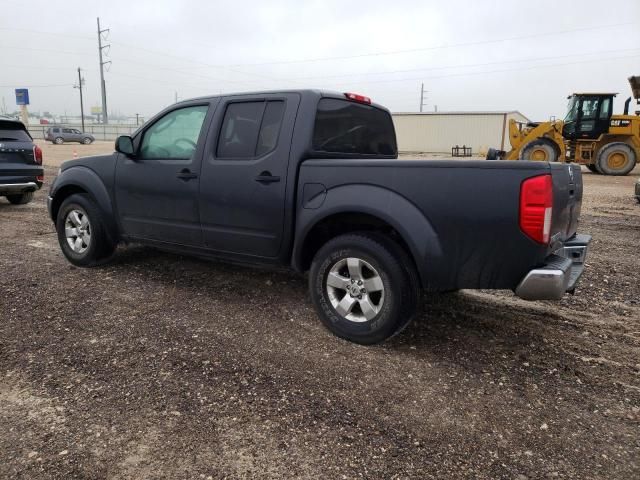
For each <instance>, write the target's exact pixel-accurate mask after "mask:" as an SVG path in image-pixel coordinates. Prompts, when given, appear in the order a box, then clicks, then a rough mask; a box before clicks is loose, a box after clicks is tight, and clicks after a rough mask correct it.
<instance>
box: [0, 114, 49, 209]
mask: <svg viewBox="0 0 640 480" xmlns="http://www.w3.org/2000/svg"><path fill="white" fill-rule="evenodd" d="M43 181H44V169H43V168H42V150H41V149H40V147H39V146H37V145H36V144H34V143H33V139H32V138H31V135H29V132H28V130H27V128H26V127H25V126H24V124H23V123H22V122H21V121H19V120H15V119H12V118H5V117H2V118H0V196H4V197H7V200H9V202H11V203H13V204H14V205H22V204H25V203H29V202H30V201H31V200H32V199H33V194H34V192H35V191H36V190H39V189H40V188H41V187H42V182H43Z"/></svg>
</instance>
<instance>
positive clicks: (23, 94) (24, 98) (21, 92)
mask: <svg viewBox="0 0 640 480" xmlns="http://www.w3.org/2000/svg"><path fill="white" fill-rule="evenodd" d="M16 105H29V89H28V88H16Z"/></svg>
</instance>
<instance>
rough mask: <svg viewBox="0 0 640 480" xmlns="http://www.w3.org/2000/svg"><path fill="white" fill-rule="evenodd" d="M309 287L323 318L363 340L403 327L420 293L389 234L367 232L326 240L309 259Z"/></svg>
mask: <svg viewBox="0 0 640 480" xmlns="http://www.w3.org/2000/svg"><path fill="white" fill-rule="evenodd" d="M309 289H310V293H311V298H312V300H313V304H314V307H315V309H316V312H317V313H318V315H319V317H320V320H321V321H322V323H323V324H324V325H325V326H326V327H327V328H328V329H329V330H330V331H331V332H332V333H334V334H335V335H337V336H338V337H341V338H344V339H346V340H349V341H351V342H355V343H360V344H363V345H370V344H374V343H379V342H382V341H383V340H386V339H388V338H390V337H392V336H393V335H395V334H397V333H399V332H400V331H402V330H403V329H404V328H405V327H406V326H407V325H408V324H409V322H410V321H411V319H412V318H413V317H414V316H415V314H416V311H417V308H418V303H419V298H420V290H419V282H418V280H417V275H416V273H415V269H414V267H413V264H412V262H411V261H410V259H409V257H408V255H407V254H406V253H405V252H404V251H403V250H402V248H401V247H400V246H399V245H398V244H397V243H395V242H394V241H392V240H391V239H389V238H388V237H386V236H383V235H379V234H374V233H368V232H364V233H353V234H347V235H341V236H339V237H336V238H334V239H332V240H330V241H329V242H327V243H326V244H325V245H324V246H323V247H322V248H321V249H320V250H319V251H318V253H317V254H316V256H315V257H314V259H313V262H312V264H311V271H310V274H309Z"/></svg>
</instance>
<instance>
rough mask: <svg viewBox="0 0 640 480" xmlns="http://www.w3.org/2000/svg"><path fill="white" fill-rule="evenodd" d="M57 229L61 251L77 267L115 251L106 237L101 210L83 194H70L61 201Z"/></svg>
mask: <svg viewBox="0 0 640 480" xmlns="http://www.w3.org/2000/svg"><path fill="white" fill-rule="evenodd" d="M56 231H57V233H58V243H59V244H60V248H61V249H62V253H63V254H64V256H65V257H67V260H69V262H71V263H72V264H73V265H76V266H77V267H93V266H96V265H100V264H102V263H104V262H105V261H106V260H108V259H109V258H110V257H111V255H112V254H113V251H114V250H115V245H114V244H113V243H112V242H111V241H110V240H109V237H108V236H107V233H106V227H105V221H104V217H103V215H102V212H101V211H100V209H99V208H98V207H97V205H96V204H95V203H94V202H93V200H91V198H90V197H89V196H88V195H86V194H75V195H71V196H70V197H68V198H67V199H65V200H64V201H63V202H62V205H61V206H60V210H58V216H57V219H56Z"/></svg>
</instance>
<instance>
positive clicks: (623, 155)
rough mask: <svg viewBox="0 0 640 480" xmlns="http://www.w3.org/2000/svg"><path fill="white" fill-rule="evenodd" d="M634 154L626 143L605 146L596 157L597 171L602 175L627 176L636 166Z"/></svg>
mask: <svg viewBox="0 0 640 480" xmlns="http://www.w3.org/2000/svg"><path fill="white" fill-rule="evenodd" d="M636 161H637V159H636V152H635V151H634V150H633V148H631V147H630V146H629V145H627V144H626V143H622V142H615V143H610V144H609V145H605V146H604V147H602V148H601V149H600V151H599V152H598V156H597V161H596V164H597V167H598V170H599V171H600V172H601V173H602V174H604V175H617V176H620V175H628V174H629V172H631V170H633V169H634V168H635V166H636Z"/></svg>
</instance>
